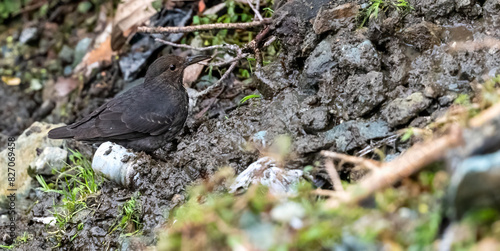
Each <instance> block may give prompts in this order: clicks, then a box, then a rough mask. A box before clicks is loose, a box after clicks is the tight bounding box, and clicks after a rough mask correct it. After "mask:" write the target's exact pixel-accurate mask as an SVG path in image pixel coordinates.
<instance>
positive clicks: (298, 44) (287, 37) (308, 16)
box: [271, 0, 329, 65]
mask: <svg viewBox="0 0 500 251" xmlns="http://www.w3.org/2000/svg"><path fill="white" fill-rule="evenodd" d="M328 2H329V0H292V1H287V2H286V3H285V4H284V5H283V6H281V7H280V8H278V9H276V11H275V12H274V14H273V23H272V24H271V29H272V30H273V34H274V35H275V36H276V37H277V38H278V39H279V41H280V42H281V43H282V46H283V47H285V48H287V54H286V55H284V56H285V57H286V58H285V64H286V65H291V64H294V63H296V61H297V59H298V58H300V57H306V56H307V54H308V53H309V52H310V50H308V49H307V48H309V49H313V48H314V45H312V44H311V43H307V44H304V43H303V42H304V41H309V40H310V41H313V44H315V43H314V41H315V40H316V39H315V38H314V36H311V35H310V33H311V32H312V31H311V26H312V24H311V20H312V19H313V18H314V17H316V15H317V13H318V11H319V9H320V8H321V6H322V5H324V4H326V3H328ZM312 34H313V35H316V34H315V33H314V32H312Z"/></svg>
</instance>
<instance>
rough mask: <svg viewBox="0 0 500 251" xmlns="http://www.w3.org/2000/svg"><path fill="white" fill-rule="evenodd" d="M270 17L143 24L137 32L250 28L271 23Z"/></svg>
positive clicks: (186, 31) (187, 31)
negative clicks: (240, 20)
mask: <svg viewBox="0 0 500 251" xmlns="http://www.w3.org/2000/svg"><path fill="white" fill-rule="evenodd" d="M271 22H272V21H271V19H270V18H264V19H263V20H262V21H253V22H248V23H217V24H201V25H193V26H184V27H147V26H141V27H139V28H138V29H137V32H142V33H189V32H195V31H209V30H226V29H248V28H253V27H259V26H264V25H268V24H271Z"/></svg>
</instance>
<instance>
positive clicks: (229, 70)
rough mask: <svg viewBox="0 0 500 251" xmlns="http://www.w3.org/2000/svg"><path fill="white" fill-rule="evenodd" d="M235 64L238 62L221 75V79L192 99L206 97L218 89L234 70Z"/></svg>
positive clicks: (235, 63) (234, 63)
mask: <svg viewBox="0 0 500 251" xmlns="http://www.w3.org/2000/svg"><path fill="white" fill-rule="evenodd" d="M237 64H238V61H236V62H233V63H232V64H231V66H229V68H228V69H227V70H226V72H225V73H224V75H222V77H221V78H220V79H219V80H218V81H217V82H215V83H214V84H213V85H211V86H209V87H208V88H207V89H205V90H203V91H201V92H198V93H196V94H195V95H193V98H199V97H201V96H204V95H207V94H208V93H209V92H211V91H212V90H213V89H214V88H217V87H219V86H220V85H221V84H222V82H223V81H224V80H225V79H226V78H227V77H228V76H229V74H231V72H232V71H233V70H234V68H235V67H236V65H237Z"/></svg>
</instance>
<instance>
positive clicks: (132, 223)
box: [110, 194, 142, 236]
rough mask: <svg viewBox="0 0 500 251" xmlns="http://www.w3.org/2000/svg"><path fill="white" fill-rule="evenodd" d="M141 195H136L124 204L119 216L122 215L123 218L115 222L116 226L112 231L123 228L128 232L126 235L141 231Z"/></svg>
mask: <svg viewBox="0 0 500 251" xmlns="http://www.w3.org/2000/svg"><path fill="white" fill-rule="evenodd" d="M139 196H140V194H138V195H134V196H132V197H131V198H130V199H129V200H127V201H126V202H125V203H124V204H123V207H122V212H121V214H120V216H119V217H118V218H120V217H121V220H120V222H119V223H118V224H114V226H115V227H114V228H113V229H112V230H111V231H110V232H113V231H115V230H117V229H121V230H122V232H123V231H126V232H127V233H126V234H125V236H131V235H134V234H137V233H139V232H140V231H141V229H142V223H141V219H140V216H141V206H140V203H139V202H138V201H137V199H138V198H139Z"/></svg>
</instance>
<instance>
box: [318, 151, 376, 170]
mask: <svg viewBox="0 0 500 251" xmlns="http://www.w3.org/2000/svg"><path fill="white" fill-rule="evenodd" d="M321 155H323V156H325V157H329V158H334V159H340V160H343V161H345V162H349V163H353V164H355V165H362V166H365V167H366V168H368V169H371V170H377V169H379V167H380V165H381V163H380V162H378V161H375V160H371V159H365V158H361V157H356V156H351V155H347V154H342V153H336V152H330V151H321Z"/></svg>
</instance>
